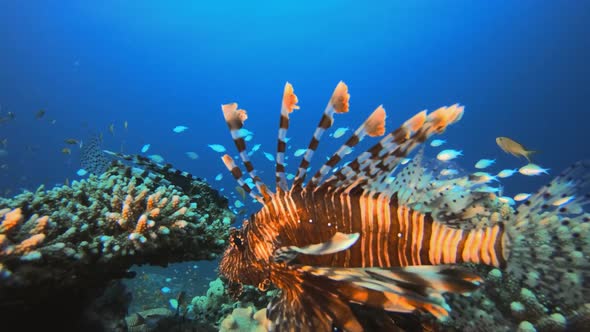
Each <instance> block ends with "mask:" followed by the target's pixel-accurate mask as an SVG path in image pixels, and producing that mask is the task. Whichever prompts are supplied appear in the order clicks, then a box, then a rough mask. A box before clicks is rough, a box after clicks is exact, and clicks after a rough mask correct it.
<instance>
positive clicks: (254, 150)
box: [252, 144, 262, 152]
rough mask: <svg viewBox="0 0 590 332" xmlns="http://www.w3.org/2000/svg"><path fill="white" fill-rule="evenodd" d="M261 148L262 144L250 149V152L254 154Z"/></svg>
mask: <svg viewBox="0 0 590 332" xmlns="http://www.w3.org/2000/svg"><path fill="white" fill-rule="evenodd" d="M261 146H262V144H255V145H254V146H253V147H252V152H256V151H258V149H260V147H261Z"/></svg>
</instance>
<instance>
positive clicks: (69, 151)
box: [61, 148, 72, 154]
mask: <svg viewBox="0 0 590 332" xmlns="http://www.w3.org/2000/svg"><path fill="white" fill-rule="evenodd" d="M61 153H63V154H72V150H70V149H69V148H63V149H61Z"/></svg>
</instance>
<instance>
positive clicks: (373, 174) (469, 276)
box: [219, 82, 590, 331]
mask: <svg viewBox="0 0 590 332" xmlns="http://www.w3.org/2000/svg"><path fill="white" fill-rule="evenodd" d="M349 98H350V95H349V94H348V88H347V86H346V85H345V84H344V83H343V82H340V83H339V84H338V85H337V87H336V89H335V91H334V92H333V95H332V97H331V98H330V101H329V103H328V106H327V107H326V109H325V110H324V113H323V115H322V117H321V120H320V122H319V125H318V127H317V128H316V130H315V132H314V134H313V137H312V138H311V142H310V143H309V146H308V148H307V150H306V152H305V154H304V155H303V158H302V160H301V162H300V165H299V168H298V171H297V173H296V175H295V177H294V179H293V182H292V185H291V186H290V187H289V186H288V184H287V180H286V176H285V174H286V173H285V163H284V160H285V151H286V135H287V129H288V127H289V116H290V114H291V113H292V112H293V111H294V110H295V109H298V108H299V107H298V105H297V103H298V98H297V96H296V95H295V94H294V90H293V87H292V85H291V84H289V83H287V84H286V86H285V89H284V94H283V100H282V108H281V115H280V128H279V133H278V147H277V155H276V158H275V160H276V165H275V167H276V191H275V192H272V191H271V190H270V189H269V188H268V187H267V186H266V185H265V184H264V183H263V182H262V180H261V179H260V177H258V176H257V174H256V171H255V168H254V166H253V164H252V162H251V161H250V159H249V157H248V153H247V148H246V143H245V140H244V139H243V137H242V135H241V134H240V133H241V132H242V131H241V130H240V129H242V126H243V124H244V121H245V120H246V119H247V114H246V111H245V110H241V109H238V105H237V103H231V104H225V105H222V110H223V115H224V117H225V121H226V122H227V125H228V127H229V129H230V131H231V135H232V138H233V140H234V143H235V145H236V147H237V149H238V151H239V155H240V158H241V159H242V162H243V165H244V167H245V168H246V171H247V172H248V174H249V176H250V177H251V179H252V180H253V181H252V182H253V185H252V187H251V186H249V185H248V182H247V181H244V179H243V172H242V171H241V169H240V168H239V167H238V166H237V165H236V163H235V162H234V160H233V159H232V158H231V157H230V156H229V155H224V156H223V157H222V160H223V162H224V164H225V165H226V167H227V168H228V170H229V171H230V172H231V173H232V175H233V177H234V178H235V179H236V180H237V182H238V183H239V185H240V186H241V187H242V188H243V189H244V191H245V192H247V193H248V194H249V195H250V196H251V197H252V198H253V199H255V200H257V201H259V202H260V203H261V204H262V208H261V209H260V210H259V211H258V212H257V213H255V214H253V215H252V216H250V218H249V219H248V220H244V222H243V225H242V227H241V228H240V229H236V228H233V229H232V230H231V232H230V239H229V246H228V248H227V249H226V251H225V252H224V255H223V257H222V259H221V262H220V265H219V270H220V273H221V274H222V275H223V276H225V277H226V278H227V279H228V280H229V282H230V283H231V285H234V286H237V287H238V288H239V287H241V285H243V284H248V285H255V286H258V288H259V289H261V290H266V289H268V288H269V286H270V285H271V284H272V285H274V286H276V287H277V288H278V289H279V290H280V295H279V296H277V297H275V298H274V299H273V300H272V301H271V302H270V303H269V305H268V307H267V313H266V314H267V318H268V320H269V322H270V326H269V328H270V330H274V331H333V329H334V328H337V329H342V330H345V331H363V330H365V328H366V326H365V324H364V323H363V320H362V319H360V318H359V316H358V314H357V313H356V312H355V310H353V309H356V308H358V307H361V308H362V307H364V308H368V312H369V315H370V313H373V316H372V317H373V319H379V320H380V321H381V322H380V324H381V325H380V326H381V327H380V329H382V330H398V327H397V326H396V322H395V321H394V320H393V319H391V318H390V316H388V315H385V314H384V313H385V312H390V313H412V312H415V311H419V312H425V313H430V314H432V315H434V317H436V318H438V319H440V320H443V319H445V318H446V317H447V316H448V315H449V311H450V310H451V308H450V307H449V305H448V304H447V303H446V302H445V299H444V297H443V296H442V294H443V293H445V292H453V293H469V292H472V291H474V290H475V289H476V288H477V287H478V285H479V284H480V283H481V282H482V280H483V279H482V278H480V277H479V276H478V275H477V274H475V273H473V272H469V271H467V270H466V269H464V268H458V267H457V266H456V265H458V264H460V263H476V264H485V265H489V266H495V267H502V268H508V269H511V268H512V269H513V270H514V271H520V273H522V274H524V273H526V267H530V266H532V264H534V262H545V263H546V265H547V266H551V265H552V269H554V270H559V271H565V270H566V269H575V271H582V270H586V271H587V270H588V262H587V260H583V262H580V261H578V262H577V263H571V262H561V261H560V260H556V261H555V262H554V263H549V260H550V258H549V257H543V255H542V254H541V252H540V249H538V245H540V244H542V243H541V242H534V241H537V240H539V239H540V238H541V236H540V235H539V234H546V233H547V232H549V233H551V232H557V229H558V228H559V229H560V230H561V228H560V227H562V226H563V225H562V224H561V223H559V222H556V221H553V222H551V217H559V214H566V213H569V214H570V216H569V217H568V222H569V225H570V226H569V227H571V229H573V227H574V226H576V225H581V224H583V223H585V222H587V221H588V215H587V214H585V213H584V211H583V209H582V206H583V205H585V204H587V203H588V194H586V195H582V196H581V197H577V198H576V197H574V194H573V193H574V192H575V190H576V189H580V187H585V186H586V185H587V184H588V183H589V182H590V179H589V177H588V172H587V169H588V167H589V163H588V162H579V163H577V164H575V165H574V166H572V167H571V168H570V169H569V170H567V171H565V172H564V173H563V174H562V175H561V176H559V177H557V178H556V179H554V180H553V181H552V182H551V183H550V184H549V185H547V186H546V187H544V188H542V189H541V190H540V191H539V192H538V193H537V194H536V195H535V196H533V197H531V198H530V199H529V200H528V201H527V202H526V204H523V205H522V206H521V207H519V209H518V211H517V212H516V213H515V212H514V211H510V208H507V206H503V205H501V204H498V201H497V198H495V195H494V194H490V193H486V192H479V191H477V190H476V188H475V186H473V185H472V184H470V182H469V179H468V178H459V179H450V180H446V181H445V180H437V179H436V178H434V177H433V176H432V174H430V173H428V172H426V171H425V170H424V167H422V166H421V165H420V161H419V160H417V161H416V162H415V163H412V164H410V165H408V166H407V167H406V168H404V169H403V171H400V172H397V173H395V174H396V177H395V178H394V177H392V173H393V172H394V171H395V170H396V168H397V167H398V166H399V165H400V163H401V161H402V160H403V159H404V158H406V157H407V156H408V155H409V154H410V153H411V152H412V151H413V150H414V149H416V147H418V146H419V145H420V144H421V143H423V142H425V141H426V140H428V139H429V138H430V137H431V136H432V135H435V134H440V133H442V132H444V131H445V130H446V129H447V127H448V126H449V125H452V124H454V123H456V122H457V121H459V120H460V119H461V117H462V115H463V111H464V107H463V106H460V105H459V104H455V105H452V106H449V107H441V108H439V109H437V110H435V111H434V112H431V113H429V114H428V113H427V112H426V111H422V112H419V113H418V114H416V115H415V116H413V117H411V118H410V119H409V120H407V121H405V122H404V123H403V124H402V125H401V126H400V127H399V128H397V129H395V130H394V131H392V132H391V133H389V134H387V135H385V136H384V137H383V138H382V139H381V140H380V141H379V142H378V143H377V144H375V145H374V146H372V147H371V148H369V149H368V150H366V151H365V152H362V153H360V154H359V155H358V156H357V157H356V158H355V159H354V160H352V161H351V162H349V163H347V164H345V165H344V166H342V167H340V168H339V169H336V165H337V164H338V163H339V162H340V161H341V160H342V159H343V158H344V157H345V156H346V155H347V154H349V153H351V152H352V149H353V147H355V146H356V145H357V144H358V143H359V142H361V141H362V140H363V139H364V138H365V137H366V136H371V137H377V136H383V135H384V134H385V117H386V114H385V110H384V108H383V107H382V106H379V107H377V109H376V110H375V111H374V112H373V113H372V114H371V115H370V116H369V117H368V118H367V119H366V120H365V121H364V123H362V125H361V126H360V127H358V129H356V131H354V132H353V133H352V135H351V136H350V137H349V138H348V139H347V140H346V142H345V143H344V144H343V145H342V146H341V147H340V148H339V149H338V150H337V151H336V152H335V153H334V154H333V155H332V156H331V157H330V158H329V159H328V161H327V162H325V164H324V165H323V166H321V168H320V169H319V170H318V171H317V172H316V173H315V174H314V175H313V177H311V179H309V181H307V182H306V181H305V179H306V173H307V170H308V167H309V166H310V163H311V159H312V156H313V154H314V152H315V151H316V149H317V147H318V145H319V142H320V138H321V137H322V134H324V133H325V131H326V130H327V129H328V128H330V127H331V125H332V123H333V121H334V114H335V113H346V112H348V110H349ZM415 159H420V158H419V157H416V158H415ZM330 172H331V173H332V174H331V175H330V176H329V177H327V175H329V173H330ZM567 196H572V198H571V199H570V200H568V202H569V204H568V206H563V205H562V204H556V202H557V203H558V202H560V201H559V200H560V199H561V201H563V197H567ZM542 213H543V214H544V216H546V218H543V219H542V221H541V222H537V219H535V218H536V216H538V215H541V214H542ZM558 220H559V219H558ZM533 221H535V222H533ZM568 229H570V228H568ZM579 229H582V228H578V231H577V232H580V231H579ZM583 229H584V230H585V232H587V229H588V228H587V227H586V228H583ZM561 231H562V232H563V230H561ZM566 232H567V231H566ZM568 234H569V235H570V237H571V240H572V241H578V242H579V241H581V240H580V238H581V236H580V234H579V233H578V234H576V233H573V231H571V232H570V233H568ZM572 234H573V235H572ZM539 241H540V240H539ZM578 245H579V246H582V245H584V247H583V250H584V251H585V252H587V251H588V247H587V246H586V245H587V244H579V243H578ZM562 254H563V252H562ZM529 257H536V258H535V259H534V260H530V259H529ZM585 257H586V258H587V257H588V255H587V254H586V255H585ZM519 258H520V260H519V263H518V264H511V261H512V260H516V259H519ZM527 264H528V265H527ZM576 264H578V265H576ZM517 265H519V266H517ZM547 287H550V285H548V286H547ZM366 314H367V313H366V312H365V313H364V315H366ZM369 317H371V316H369ZM365 318H366V316H365Z"/></svg>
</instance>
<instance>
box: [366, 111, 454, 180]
mask: <svg viewBox="0 0 590 332" xmlns="http://www.w3.org/2000/svg"><path fill="white" fill-rule="evenodd" d="M464 109H465V107H464V106H461V105H459V104H454V105H451V106H448V107H446V106H443V107H440V108H439V109H437V110H436V111H434V112H432V113H430V114H428V115H426V112H423V113H424V115H425V116H426V118H425V119H422V118H421V116H419V118H418V119H416V118H412V119H410V120H408V121H409V122H406V123H405V124H404V126H405V127H406V128H408V129H409V130H410V132H412V133H413V135H412V137H411V138H410V139H408V140H407V141H406V142H404V144H402V145H400V146H398V147H397V148H396V149H392V150H389V151H387V153H386V154H385V155H384V156H383V157H382V158H379V162H378V163H377V165H376V168H377V169H378V172H377V173H376V174H375V175H374V178H375V179H377V181H376V183H380V182H382V180H383V179H384V178H385V177H386V176H388V175H389V174H391V172H392V171H393V170H394V169H395V167H396V166H397V165H399V162H400V161H401V159H403V158H405V157H406V156H408V155H409V154H410V152H411V151H412V150H413V149H414V148H415V147H416V146H417V145H418V144H421V143H423V142H425V141H426V140H428V139H429V138H430V137H431V136H432V135H434V134H442V133H443V132H444V131H445V130H446V128H447V127H448V126H449V125H451V124H454V123H455V122H457V121H459V120H461V118H462V117H463V111H464ZM420 114H422V113H419V114H418V115H420Z"/></svg>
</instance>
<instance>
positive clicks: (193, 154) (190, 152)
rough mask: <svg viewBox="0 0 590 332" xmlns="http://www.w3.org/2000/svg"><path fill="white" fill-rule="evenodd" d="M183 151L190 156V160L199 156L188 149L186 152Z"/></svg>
mask: <svg viewBox="0 0 590 332" xmlns="http://www.w3.org/2000/svg"><path fill="white" fill-rule="evenodd" d="M185 153H186V156H187V157H189V158H191V159H192V160H195V159H197V158H199V155H198V154H197V153H196V152H193V151H188V152H185Z"/></svg>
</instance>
